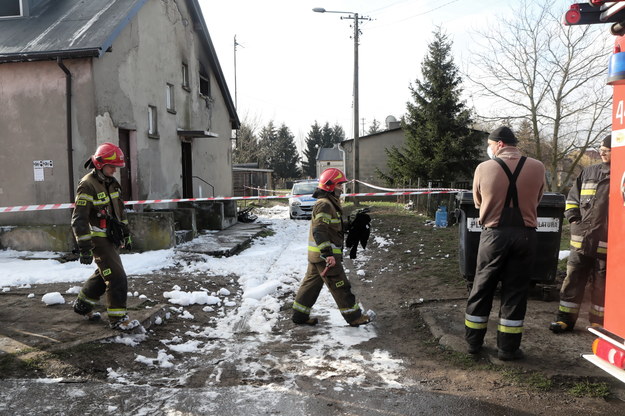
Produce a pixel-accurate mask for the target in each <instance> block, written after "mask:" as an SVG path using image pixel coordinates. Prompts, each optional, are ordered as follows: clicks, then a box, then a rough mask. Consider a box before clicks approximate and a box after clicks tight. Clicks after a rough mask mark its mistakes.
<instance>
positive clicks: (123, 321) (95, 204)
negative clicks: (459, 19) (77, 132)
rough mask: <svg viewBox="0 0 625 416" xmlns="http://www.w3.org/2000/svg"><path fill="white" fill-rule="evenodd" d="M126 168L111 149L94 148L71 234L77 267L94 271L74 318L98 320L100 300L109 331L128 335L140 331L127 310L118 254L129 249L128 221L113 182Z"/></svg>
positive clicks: (121, 156)
mask: <svg viewBox="0 0 625 416" xmlns="http://www.w3.org/2000/svg"><path fill="white" fill-rule="evenodd" d="M124 166H125V162H124V153H123V152H122V151H121V149H120V148H119V147H117V146H116V145H114V144H112V143H104V144H102V145H101V146H99V147H98V148H97V150H96V152H95V154H94V155H93V156H91V158H90V159H89V160H87V162H86V163H85V168H92V170H91V172H89V173H88V174H86V175H85V176H84V177H83V178H82V179H81V180H80V183H79V184H78V189H77V191H76V201H75V208H74V212H73V214H72V229H73V231H74V235H75V237H76V241H77V243H78V248H79V250H80V262H81V263H82V264H91V263H92V262H93V260H94V259H95V262H96V265H97V269H96V270H95V272H94V273H93V274H92V275H91V276H90V277H89V278H88V279H87V281H86V282H85V284H84V285H83V287H82V289H81V290H80V293H79V294H78V298H77V299H76V301H75V302H74V312H76V313H77V314H79V315H83V316H84V317H85V318H87V319H88V320H90V321H98V320H100V314H99V313H98V312H94V311H93V309H94V306H95V305H96V304H97V303H98V301H99V300H100V297H101V296H103V295H104V296H105V298H106V305H107V314H108V318H109V325H110V326H111V328H114V329H120V330H129V329H132V328H135V327H137V326H139V322H138V321H136V320H130V318H129V317H128V312H127V309H126V298H127V296H128V295H127V293H128V290H127V288H128V281H127V278H126V272H125V271H124V266H123V264H122V262H121V259H120V257H119V251H118V250H119V248H120V247H126V248H130V247H129V246H130V244H131V239H130V231H129V228H128V220H127V219H126V213H125V209H124V201H123V200H122V198H121V187H120V185H119V182H117V180H116V179H115V177H114V176H113V175H114V174H115V172H116V171H117V168H123V167H124Z"/></svg>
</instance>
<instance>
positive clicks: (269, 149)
mask: <svg viewBox="0 0 625 416" xmlns="http://www.w3.org/2000/svg"><path fill="white" fill-rule="evenodd" d="M259 136H260V147H261V150H260V154H261V157H262V159H263V160H264V161H265V163H264V166H265V167H266V168H269V169H273V173H274V176H275V177H276V178H277V179H293V178H298V177H299V176H300V171H299V167H298V164H299V155H298V153H297V147H296V146H295V136H294V135H293V134H292V133H291V130H289V128H288V127H287V126H286V125H285V124H284V123H283V124H282V125H281V126H280V128H276V126H275V125H274V122H273V121H270V122H269V123H268V124H267V125H266V126H265V127H263V128H262V129H261V131H260V133H259Z"/></svg>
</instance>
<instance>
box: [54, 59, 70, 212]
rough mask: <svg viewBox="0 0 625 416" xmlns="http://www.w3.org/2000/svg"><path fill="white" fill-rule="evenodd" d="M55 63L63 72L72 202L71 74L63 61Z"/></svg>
mask: <svg viewBox="0 0 625 416" xmlns="http://www.w3.org/2000/svg"><path fill="white" fill-rule="evenodd" d="M56 63H57V65H58V66H59V68H61V69H62V70H63V72H65V100H66V103H67V104H66V119H67V122H66V124H67V165H68V166H67V170H68V174H69V175H68V176H69V200H70V201H74V196H75V195H74V154H73V150H74V149H73V148H74V144H73V137H72V73H71V72H69V69H67V67H66V66H65V64H64V63H63V59H62V58H61V57H60V56H59V57H57V58H56Z"/></svg>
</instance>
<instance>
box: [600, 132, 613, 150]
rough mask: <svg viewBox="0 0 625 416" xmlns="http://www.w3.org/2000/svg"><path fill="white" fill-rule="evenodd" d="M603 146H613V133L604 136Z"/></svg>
mask: <svg viewBox="0 0 625 416" xmlns="http://www.w3.org/2000/svg"><path fill="white" fill-rule="evenodd" d="M601 146H603V147H607V148H608V149H611V148H612V135H611V134H608V135H607V136H605V137H604V138H603V142H602V143H601Z"/></svg>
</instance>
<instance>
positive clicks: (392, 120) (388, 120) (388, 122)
mask: <svg viewBox="0 0 625 416" xmlns="http://www.w3.org/2000/svg"><path fill="white" fill-rule="evenodd" d="M384 123H385V124H386V129H387V130H390V128H391V127H390V125H391V123H397V119H396V118H395V117H394V116H386V119H384Z"/></svg>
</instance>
